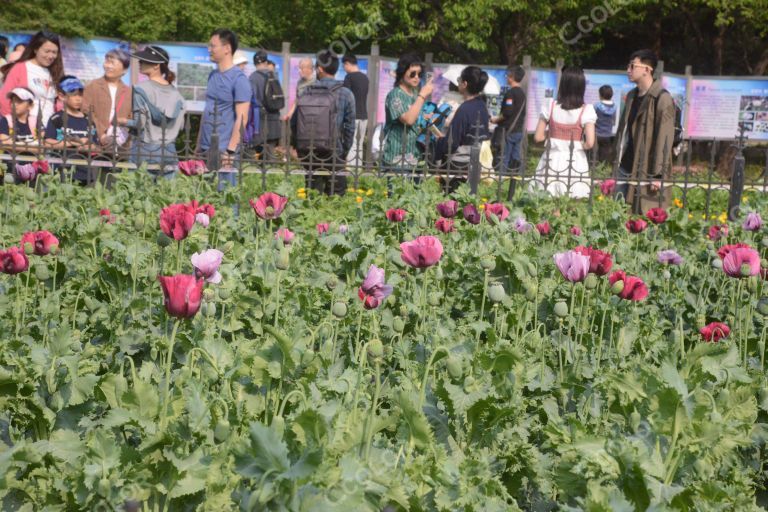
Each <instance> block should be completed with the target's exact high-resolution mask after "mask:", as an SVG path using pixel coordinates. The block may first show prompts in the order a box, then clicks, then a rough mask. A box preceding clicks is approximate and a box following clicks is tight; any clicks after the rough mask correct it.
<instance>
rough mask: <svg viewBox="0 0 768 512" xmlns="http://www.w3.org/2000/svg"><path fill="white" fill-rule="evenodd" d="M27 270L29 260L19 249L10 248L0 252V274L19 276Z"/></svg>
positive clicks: (22, 250)
mask: <svg viewBox="0 0 768 512" xmlns="http://www.w3.org/2000/svg"><path fill="white" fill-rule="evenodd" d="M27 269H29V258H27V255H26V254H25V253H24V249H22V248H21V247H11V248H9V249H6V250H4V251H3V250H0V272H2V273H4V274H11V275H14V274H19V273H21V272H24V271H26V270H27Z"/></svg>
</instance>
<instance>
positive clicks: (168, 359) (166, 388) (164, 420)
mask: <svg viewBox="0 0 768 512" xmlns="http://www.w3.org/2000/svg"><path fill="white" fill-rule="evenodd" d="M180 322H181V321H180V320H178V319H177V320H175V321H174V322H173V331H171V339H170V341H169V342H168V355H167V356H166V358H165V382H164V383H163V410H162V415H161V416H160V430H165V428H166V426H167V424H168V422H167V420H168V394H169V391H170V389H171V365H172V363H173V344H174V343H175V342H176V332H177V331H178V329H179V323H180Z"/></svg>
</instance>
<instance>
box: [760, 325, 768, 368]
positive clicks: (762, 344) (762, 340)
mask: <svg viewBox="0 0 768 512" xmlns="http://www.w3.org/2000/svg"><path fill="white" fill-rule="evenodd" d="M766 329H768V323H767V324H766V325H764V326H763V332H762V333H761V334H760V342H759V344H758V347H759V348H760V368H761V369H762V371H763V375H765V332H766Z"/></svg>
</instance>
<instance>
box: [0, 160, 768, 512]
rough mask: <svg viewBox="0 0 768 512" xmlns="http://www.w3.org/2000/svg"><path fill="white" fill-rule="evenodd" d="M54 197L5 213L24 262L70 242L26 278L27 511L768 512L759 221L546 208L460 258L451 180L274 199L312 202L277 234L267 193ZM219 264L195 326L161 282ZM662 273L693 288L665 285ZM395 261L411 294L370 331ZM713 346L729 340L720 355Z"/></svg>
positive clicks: (4, 318)
mask: <svg viewBox="0 0 768 512" xmlns="http://www.w3.org/2000/svg"><path fill="white" fill-rule="evenodd" d="M40 179H41V181H42V182H41V183H39V184H38V187H37V188H36V189H32V188H30V187H25V186H4V187H2V189H0V213H1V214H2V222H0V245H2V248H6V247H9V246H10V245H13V244H17V243H18V240H19V239H20V238H21V236H22V234H23V233H24V232H26V231H28V230H37V229H45V230H49V231H51V232H52V233H54V234H55V235H56V236H57V237H58V239H59V241H60V244H59V251H58V253H57V254H56V255H48V256H35V255H30V256H29V259H30V262H31V268H30V270H29V271H28V272H23V273H20V274H18V275H15V276H10V275H6V274H0V332H2V333H3V334H2V336H0V508H2V509H3V510H17V509H18V510H24V511H27V510H29V511H31V510H48V511H58V510H62V511H63V510H66V511H71V510H96V509H104V510H117V509H120V507H122V506H123V504H124V503H126V501H129V502H130V501H136V502H138V504H139V506H140V507H143V508H144V510H147V511H149V510H160V509H162V510H217V511H224V510H237V509H240V510H275V511H278V510H279V511H283V510H291V511H294V510H297V511H306V512H310V511H317V512H321V511H322V512H329V511H339V512H342V511H344V512H346V511H351V510H354V511H381V510H387V511H390V512H395V511H401V510H402V511H404V510H411V511H419V510H430V511H432V510H441V511H442V510H445V511H448V510H450V511H455V510H462V511H478V512H480V511H483V512H487V511H495V510H498V511H509V510H573V511H577V510H578V511H581V510H584V511H644V510H649V509H653V510H679V511H693V510H739V511H748V510H758V509H757V507H756V505H755V494H756V492H757V491H759V490H760V489H761V488H762V487H763V484H764V481H765V472H764V467H763V463H764V460H765V440H766V438H767V437H768V430H767V429H766V419H768V413H767V411H768V393H766V387H765V383H766V368H765V361H764V355H765V336H766V328H767V327H768V322H767V317H766V316H764V315H765V314H766V313H768V311H766V309H768V308H767V307H766V306H768V304H767V303H766V302H765V300H766V299H763V300H762V301H761V300H760V299H761V297H762V296H763V295H765V294H766V291H768V287H766V286H765V281H763V280H761V279H760V277H759V276H754V277H752V278H749V279H735V278H731V277H728V276H726V275H725V274H724V272H723V271H722V270H721V269H720V268H718V263H720V261H719V257H718V255H717V253H716V249H717V247H716V246H719V245H722V244H725V243H735V242H745V243H749V244H751V245H752V246H753V247H757V248H758V249H759V251H760V253H761V255H762V257H765V254H766V251H768V236H767V234H766V230H765V228H762V231H758V232H747V231H745V230H743V229H742V228H741V226H740V224H738V223H734V224H732V225H731V226H730V235H729V236H728V237H726V238H724V239H722V240H720V241H718V242H717V243H715V242H712V241H708V240H707V239H706V237H705V232H706V229H707V227H708V226H709V222H702V221H701V220H700V219H699V218H698V215H697V216H696V217H697V218H694V219H691V218H690V217H689V215H688V212H686V211H685V210H683V209H680V208H673V209H672V210H671V211H670V216H669V219H668V220H667V221H666V222H665V223H663V224H660V225H658V226H651V227H650V228H649V229H647V230H645V231H644V232H642V233H639V234H631V233H629V232H628V231H627V230H626V229H625V227H624V223H625V221H626V220H627V216H626V213H625V207H624V205H623V203H617V202H614V201H613V200H610V199H607V198H602V196H599V197H600V198H602V200H596V201H595V203H594V206H593V208H591V209H590V208H588V205H587V204H586V203H583V202H578V201H569V200H562V199H560V200H553V199H550V198H545V197H537V196H532V195H527V194H523V195H522V196H521V197H520V198H519V201H518V202H517V203H516V204H515V205H511V204H507V206H508V207H509V208H510V209H511V210H512V212H511V215H510V216H509V217H508V218H507V219H506V220H503V221H501V222H498V221H496V220H495V219H494V218H493V217H490V218H489V219H488V220H483V221H482V222H481V223H480V224H478V225H472V224H469V223H468V222H466V221H464V220H463V219H461V213H459V217H458V218H457V219H456V231H455V232H453V233H443V234H439V233H437V231H436V230H435V224H434V223H435V219H436V218H437V213H436V211H435V205H436V203H438V202H440V201H443V200H445V197H444V196H443V195H442V194H441V193H440V191H439V190H438V188H437V186H436V185H435V184H434V183H433V182H427V183H424V184H423V185H422V186H421V187H419V188H413V187H412V186H411V185H409V184H407V183H401V182H400V181H399V180H393V181H392V185H393V186H394V193H393V194H387V193H386V191H385V186H386V185H385V183H384V182H383V181H371V182H368V183H366V184H364V185H363V187H364V188H363V189H360V190H357V191H353V192H354V193H351V194H346V195H345V196H344V197H342V198H332V199H329V198H325V197H317V196H316V195H314V194H312V193H309V194H307V192H305V191H304V190H303V189H299V190H296V188H295V186H296V185H295V184H291V183H290V182H289V181H288V180H282V181H278V179H277V178H274V179H271V180H270V184H271V185H272V186H273V187H274V189H275V190H276V191H278V192H280V193H282V194H284V195H285V196H287V197H288V198H289V201H288V206H287V207H286V209H285V211H284V212H283V213H282V215H281V216H280V218H279V219H277V220H274V221H271V222H266V221H263V220H259V219H258V218H256V217H255V215H254V214H253V212H252V211H251V209H250V207H248V206H247V202H246V200H247V199H248V198H252V197H256V196H257V195H258V194H260V193H261V192H262V191H261V190H258V188H257V184H258V183H259V181H258V180H253V181H252V182H251V181H249V182H248V183H247V184H246V186H245V187H244V188H243V189H241V190H239V189H232V190H230V191H228V192H226V193H225V194H221V193H217V192H216V191H215V188H214V187H213V186H212V184H211V183H209V182H208V181H207V180H206V179H204V178H200V177H198V178H185V177H179V178H178V179H176V180H175V181H173V182H169V181H163V182H162V183H159V184H157V185H153V184H152V183H151V182H150V181H149V179H148V177H147V176H145V175H144V173H131V174H126V175H124V176H121V177H120V179H118V180H117V183H116V185H115V186H114V188H113V189H112V190H105V189H103V188H102V187H100V186H97V187H95V188H80V187H73V186H71V185H69V184H61V183H59V182H58V179H57V178H56V177H53V176H47V177H42V178H40ZM294 183H295V182H294ZM368 187H370V188H368ZM455 198H456V199H457V200H458V201H459V204H460V205H464V204H468V203H474V204H477V205H478V206H481V205H483V203H484V201H483V200H482V198H481V197H471V196H469V195H468V194H467V193H466V190H464V189H462V190H460V191H459V192H458V193H457V194H456V195H455ZM192 199H197V200H199V201H201V202H210V203H212V204H213V205H214V206H215V207H216V210H217V211H216V214H215V216H214V217H213V218H212V219H211V223H210V225H209V226H208V227H207V228H203V227H202V226H196V227H194V228H193V230H192V232H191V234H190V236H189V237H188V238H186V239H185V240H184V241H183V242H181V243H179V244H176V243H171V244H170V245H169V244H168V243H167V242H169V240H168V239H167V238H164V237H158V214H159V212H160V209H161V208H162V207H165V206H167V205H168V204H170V203H174V202H181V201H183V202H187V201H190V200H192ZM236 201H239V202H240V204H241V209H240V216H239V217H235V216H233V210H232V208H231V205H232V204H233V203H234V202H236ZM765 206H766V203H765V200H764V199H761V198H756V197H752V196H750V198H749V199H748V200H747V202H746V203H745V205H744V207H745V209H746V210H750V209H756V210H759V211H763V212H765V211H766V210H765ZM394 207H400V208H403V209H405V210H407V212H408V213H407V215H406V217H405V221H404V222H402V223H392V222H389V221H388V220H387V218H386V217H385V210H386V209H388V208H394ZM103 208H109V209H110V210H111V214H110V215H111V216H110V215H107V214H106V213H100V209H103ZM481 210H482V209H481ZM521 217H525V218H527V219H528V221H530V222H542V221H545V220H547V221H549V222H550V224H551V228H552V230H551V233H550V234H549V235H547V236H541V235H540V234H539V232H538V231H537V230H536V229H532V226H530V225H529V226H528V227H527V228H525V229H523V228H524V225H525V223H524V222H523V223H522V224H521V222H520V221H519V220H518V219H519V218H521ZM320 223H329V224H330V226H329V227H330V229H329V231H328V233H326V234H323V235H322V236H320V235H318V230H316V225H317V224H320ZM342 224H343V225H346V226H347V227H348V230H347V231H346V232H345V233H342V232H340V230H339V227H340V226H341V225H342ZM574 225H578V226H579V227H580V228H581V229H580V231H581V233H580V234H574V233H573V231H572V230H571V227H572V226H574ZM279 227H287V228H289V229H291V230H293V231H294V232H295V233H296V238H295V239H294V240H293V243H292V244H291V245H290V246H289V247H283V244H282V243H281V242H279V241H276V240H275V237H274V235H273V232H274V231H276V230H277V228H279ZM520 231H523V232H520ZM422 234H435V235H439V236H440V238H441V240H442V245H443V247H444V251H443V254H442V258H441V259H440V262H439V264H438V265H435V266H434V267H431V268H428V269H427V270H425V271H420V270H417V269H414V268H410V267H408V266H407V265H405V264H404V263H403V260H402V259H401V253H400V247H399V243H400V242H401V241H403V240H409V239H411V238H413V237H414V236H417V235H422ZM576 245H591V246H594V247H597V248H600V249H603V250H605V251H607V252H609V253H610V254H611V255H612V257H613V262H614V263H613V265H614V269H622V270H624V271H626V272H627V274H631V275H634V276H639V277H641V278H642V279H643V280H644V281H645V282H646V283H647V285H648V288H649V291H650V293H649V295H648V297H647V299H645V300H643V301H641V302H630V301H628V300H622V299H620V298H619V297H618V296H616V295H613V294H611V292H610V290H609V288H610V286H609V284H608V281H607V277H606V276H603V277H599V278H597V279H595V278H594V277H595V276H594V275H593V276H592V277H591V278H590V283H591V284H587V282H586V281H585V284H581V283H579V284H572V283H570V282H568V281H565V280H564V279H563V277H562V276H561V275H560V273H559V272H558V270H557V268H556V267H555V265H554V264H553V254H554V253H557V252H562V251H566V250H568V249H572V248H573V247H575V246H576ZM208 247H214V248H219V249H221V250H222V251H224V253H225V254H224V263H223V265H222V266H221V273H222V274H223V280H222V282H221V283H220V284H216V285H214V284H209V285H206V290H205V292H204V301H203V305H202V308H201V310H200V312H199V313H198V314H197V315H196V316H195V317H194V318H192V319H190V320H182V321H178V322H175V321H174V320H173V319H172V318H169V317H168V315H167V314H166V312H165V310H164V308H163V301H162V294H161V290H160V286H159V284H158V282H157V279H156V276H157V275H158V274H164V275H168V274H174V273H176V272H178V271H179V270H180V271H181V272H185V273H191V272H192V267H191V265H190V255H191V254H192V253H194V252H197V251H201V250H203V249H206V248H208ZM662 249H675V250H677V251H678V252H679V253H680V255H681V256H682V257H683V258H684V262H683V264H682V265H680V266H666V267H665V266H662V265H661V264H660V263H659V262H658V261H657V259H656V253H657V251H659V250H662ZM371 264H375V265H377V266H379V267H381V268H383V269H385V271H386V282H387V283H389V284H391V285H393V287H394V293H393V294H392V295H391V296H390V297H389V298H387V299H386V300H385V301H384V303H382V304H381V305H380V306H379V307H378V308H377V309H371V310H365V309H363V307H362V303H361V301H360V299H359V298H358V288H359V287H360V286H361V283H362V281H363V279H364V277H365V274H366V271H367V270H368V268H369V265H371ZM721 266H722V265H721ZM593 285H595V286H593ZM712 321H722V322H726V323H728V325H729V326H730V327H731V336H730V337H728V338H725V339H723V340H720V342H719V343H705V342H704V341H703V340H702V337H701V335H700V334H699V328H701V327H702V326H703V325H704V324H706V323H708V322H712ZM170 340H173V341H170ZM169 352H170V356H169V355H168V353H169ZM166 368H167V370H166ZM166 371H167V373H166ZM166 389H167V390H168V393H165V392H164V390H166ZM166 405H167V414H166V413H165V412H164V411H165V410H166Z"/></svg>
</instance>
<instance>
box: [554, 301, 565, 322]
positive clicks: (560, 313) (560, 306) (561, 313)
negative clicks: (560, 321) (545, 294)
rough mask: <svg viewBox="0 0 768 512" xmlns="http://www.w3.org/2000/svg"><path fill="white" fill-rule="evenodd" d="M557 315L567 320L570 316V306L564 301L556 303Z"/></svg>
mask: <svg viewBox="0 0 768 512" xmlns="http://www.w3.org/2000/svg"><path fill="white" fill-rule="evenodd" d="M555 315H557V316H558V317H559V318H565V317H567V316H568V304H566V303H565V302H563V301H559V302H557V303H555Z"/></svg>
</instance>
